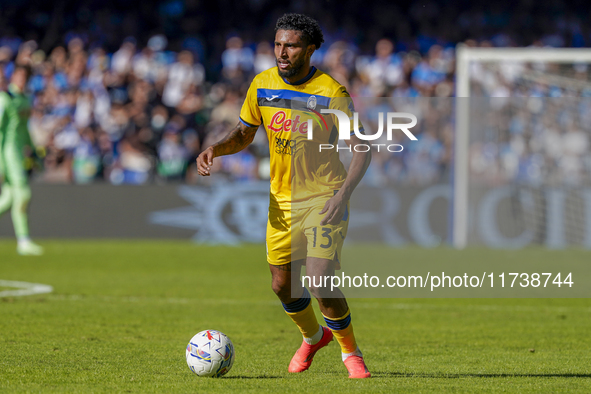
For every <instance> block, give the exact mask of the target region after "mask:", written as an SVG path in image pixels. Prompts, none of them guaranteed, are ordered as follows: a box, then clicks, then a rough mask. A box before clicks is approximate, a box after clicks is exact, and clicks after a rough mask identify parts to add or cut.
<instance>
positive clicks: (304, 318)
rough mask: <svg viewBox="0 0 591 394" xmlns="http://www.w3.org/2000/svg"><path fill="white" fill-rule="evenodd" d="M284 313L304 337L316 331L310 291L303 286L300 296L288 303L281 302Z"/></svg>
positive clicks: (308, 336) (316, 323) (316, 322)
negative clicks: (302, 292)
mask: <svg viewBox="0 0 591 394" xmlns="http://www.w3.org/2000/svg"><path fill="white" fill-rule="evenodd" d="M283 309H285V313H287V315H288V316H289V317H291V320H293V322H294V323H295V324H296V325H297V326H298V328H299V329H300V331H301V333H302V335H303V336H304V338H312V336H314V334H316V333H317V332H318V329H319V327H320V326H319V324H318V320H316V315H315V314H314V309H313V308H312V304H311V303H310V293H309V292H308V290H307V289H306V288H304V294H303V295H302V298H300V299H299V300H297V301H294V302H292V303H290V304H287V305H286V304H283Z"/></svg>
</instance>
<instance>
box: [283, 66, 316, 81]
mask: <svg viewBox="0 0 591 394" xmlns="http://www.w3.org/2000/svg"><path fill="white" fill-rule="evenodd" d="M315 72H316V67H314V66H312V67H310V72H309V73H308V75H306V76H305V77H304V78H302V79H300V80H298V81H295V82H294V83H291V82H289V81H288V80H287V79H285V78H281V79H283V82H285V83H286V84H288V85H301V84H303V83H306V82H308V81H309V80H310V79H311V78H312V77H313V76H314V73H315Z"/></svg>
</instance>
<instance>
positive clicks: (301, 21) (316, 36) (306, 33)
mask: <svg viewBox="0 0 591 394" xmlns="http://www.w3.org/2000/svg"><path fill="white" fill-rule="evenodd" d="M278 30H295V31H299V32H301V33H302V39H303V40H304V41H305V42H306V44H307V45H310V44H314V46H316V49H318V48H320V45H322V43H323V42H324V36H323V35H322V30H321V29H320V26H319V25H318V22H317V21H316V20H315V19H312V18H310V17H309V16H307V15H303V14H285V15H283V16H282V17H281V18H279V19H278V20H277V24H276V25H275V33H277V31H278Z"/></svg>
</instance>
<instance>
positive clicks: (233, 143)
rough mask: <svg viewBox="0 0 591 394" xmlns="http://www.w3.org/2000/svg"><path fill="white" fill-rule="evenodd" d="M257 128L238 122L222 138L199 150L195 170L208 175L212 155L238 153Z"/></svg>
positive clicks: (245, 145)
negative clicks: (201, 150)
mask: <svg viewBox="0 0 591 394" xmlns="http://www.w3.org/2000/svg"><path fill="white" fill-rule="evenodd" d="M257 129H258V127H248V126H246V125H245V124H243V123H242V122H240V123H238V125H236V127H234V128H233V129H232V131H230V133H229V134H228V135H227V136H226V137H225V138H224V139H222V140H221V141H219V142H216V143H215V144H213V145H212V146H210V147H209V148H207V149H205V150H204V151H203V152H201V154H200V155H199V157H198V158H197V172H198V173H199V175H203V176H209V175H210V172H209V171H210V169H211V166H212V165H213V158H214V157H218V156H224V155H231V154H233V153H238V152H240V151H241V150H242V149H244V148H246V147H247V146H248V145H250V143H251V142H252V140H253V139H254V135H255V134H256V132H257Z"/></svg>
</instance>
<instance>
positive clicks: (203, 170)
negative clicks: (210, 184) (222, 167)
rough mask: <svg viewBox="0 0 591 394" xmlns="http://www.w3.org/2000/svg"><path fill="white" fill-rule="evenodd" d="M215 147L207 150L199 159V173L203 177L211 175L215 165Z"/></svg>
mask: <svg viewBox="0 0 591 394" xmlns="http://www.w3.org/2000/svg"><path fill="white" fill-rule="evenodd" d="M213 157H214V155H213V147H211V146H210V147H209V148H207V149H205V150H204V151H203V152H201V154H200V155H199V157H198V158H197V173H198V174H199V175H203V176H209V175H211V173H210V170H211V166H212V165H213Z"/></svg>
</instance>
